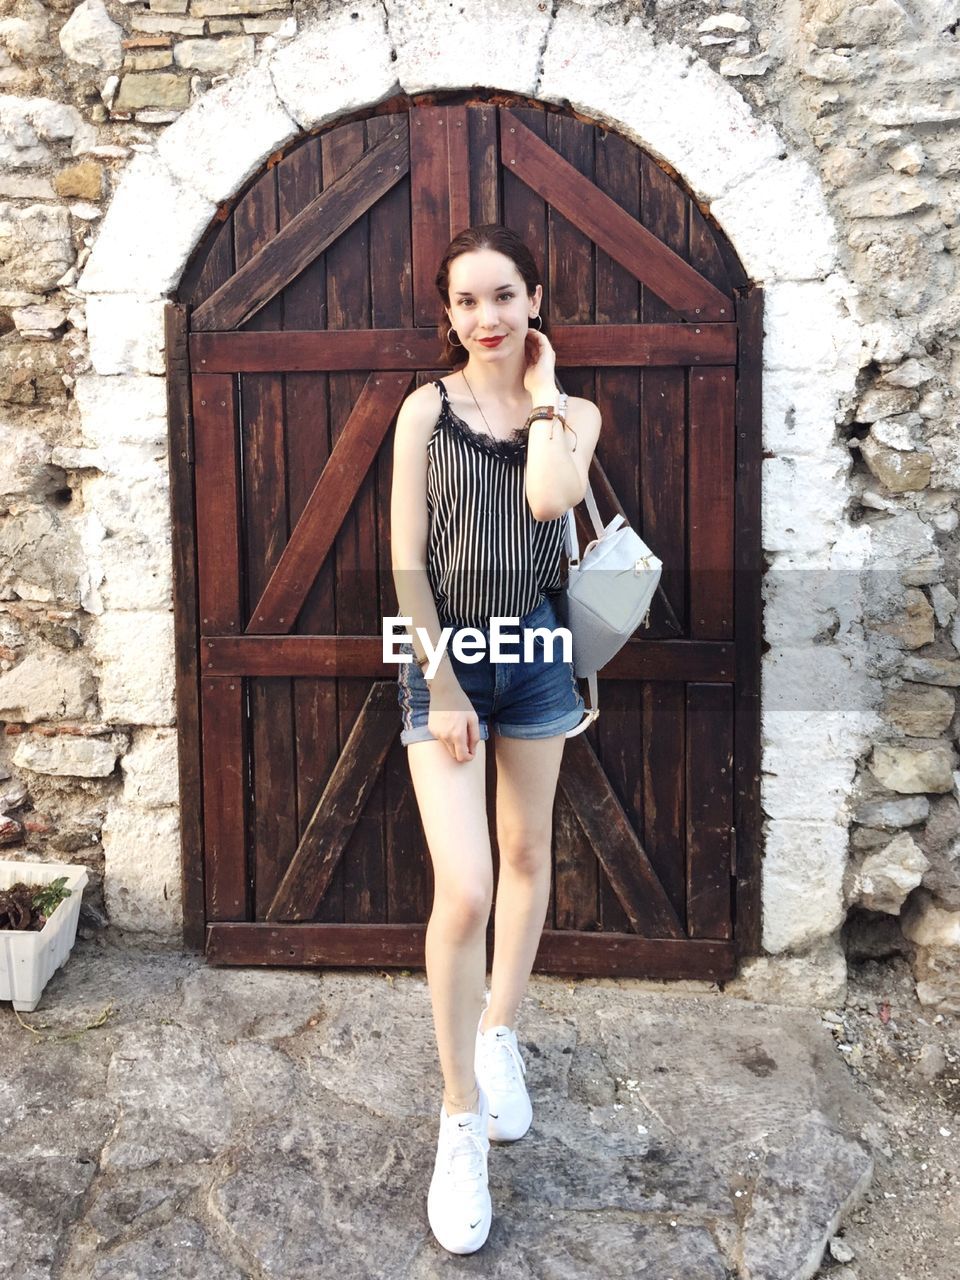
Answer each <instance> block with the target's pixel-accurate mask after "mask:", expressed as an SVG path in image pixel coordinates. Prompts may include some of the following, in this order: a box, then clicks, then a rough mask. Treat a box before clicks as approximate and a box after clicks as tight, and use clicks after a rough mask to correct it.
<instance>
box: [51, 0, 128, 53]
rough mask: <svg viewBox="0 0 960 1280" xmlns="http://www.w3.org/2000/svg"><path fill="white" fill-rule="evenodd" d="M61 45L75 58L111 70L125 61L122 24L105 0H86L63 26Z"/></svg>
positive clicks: (64, 50)
mask: <svg viewBox="0 0 960 1280" xmlns="http://www.w3.org/2000/svg"><path fill="white" fill-rule="evenodd" d="M59 39H60V48H61V49H62V50H63V52H64V53H65V54H66V55H67V57H68V58H69V59H70V60H71V61H72V62H80V63H82V64H84V65H85V66H88V67H96V68H97V69H98V70H100V71H112V70H113V68H114V67H119V65H120V63H121V62H122V61H123V48H122V44H121V41H122V40H123V28H122V27H120V26H118V25H117V23H115V22H114V21H113V19H112V18H111V17H110V15H109V14H108V13H107V10H106V8H105V6H104V3H103V0H83V2H82V3H81V4H79V5H77V7H76V9H74V11H73V13H71V15H70V17H69V18H68V19H67V21H66V22H65V23H64V25H63V26H62V27H61V28H60V36H59Z"/></svg>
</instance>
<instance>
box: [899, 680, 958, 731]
mask: <svg viewBox="0 0 960 1280" xmlns="http://www.w3.org/2000/svg"><path fill="white" fill-rule="evenodd" d="M956 709H957V703H956V698H955V697H954V695H953V694H952V693H950V691H949V690H948V689H938V688H933V687H931V688H926V689H924V688H918V687H917V685H915V684H905V685H904V686H903V688H902V689H891V690H889V691H888V692H887V693H886V694H885V695H884V699H883V708H882V711H883V716H884V719H886V720H887V721H888V722H889V723H890V724H892V725H893V727H894V728H895V729H899V730H900V731H901V733H906V734H908V735H909V736H911V737H915V738H936V737H939V735H940V734H942V733H946V732H947V729H948V728H949V727H950V721H951V720H952V719H953V716H954V712H955V711H956Z"/></svg>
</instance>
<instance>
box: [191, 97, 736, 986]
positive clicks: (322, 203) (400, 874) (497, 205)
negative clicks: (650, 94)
mask: <svg viewBox="0 0 960 1280" xmlns="http://www.w3.org/2000/svg"><path fill="white" fill-rule="evenodd" d="M499 99H500V100H499V102H498V101H497V100H492V101H491V100H489V99H486V100H485V99H484V98H483V97H480V96H479V95H470V96H469V97H466V98H463V96H462V95H458V96H455V97H453V98H448V97H445V98H444V100H443V102H442V103H434V104H424V105H421V104H419V103H417V102H416V101H414V102H410V103H404V102H402V101H396V100H394V101H391V102H389V103H386V104H382V105H381V107H380V108H378V109H377V110H375V111H374V112H373V113H371V114H368V115H366V116H365V117H364V118H357V119H353V120H351V121H348V122H342V123H340V122H338V123H335V124H334V125H332V126H327V127H326V128H325V129H323V130H321V131H320V132H319V134H318V135H317V136H315V137H312V138H308V139H306V140H303V141H300V142H297V143H295V144H293V145H292V146H291V147H290V148H289V149H288V150H286V151H285V152H283V153H277V154H275V155H274V156H273V157H271V163H270V165H269V167H268V168H267V170H266V171H265V172H264V173H263V174H261V175H260V176H259V177H258V178H256V179H255V180H254V182H253V183H252V184H251V185H250V186H249V187H248V189H247V190H246V191H245V192H244V193H243V194H242V195H241V196H240V197H239V198H238V200H237V201H235V202H234V203H233V204H232V205H231V206H230V208H229V209H224V210H223V212H222V216H221V218H220V219H218V221H217V222H216V223H215V225H214V226H213V227H212V228H211V230H210V232H209V233H208V235H207V236H206V237H205V240H204V243H203V245H202V246H201V249H200V251H199V252H198V254H197V255H195V257H194V259H193V260H192V262H191V264H190V266H189V267H188V270H187V272H186V273H185V276H184V279H183V281H182V283H181V289H180V292H179V300H180V303H181V305H180V306H179V307H174V306H172V307H171V308H170V314H169V322H168V351H169V358H170V368H171V384H172V388H173V390H174V392H175V397H174V405H175V407H177V408H178V409H179V413H178V414H177V415H176V416H175V418H174V421H173V423H172V428H173V430H174V431H175V432H177V438H178V440H179V441H180V443H181V447H180V448H179V449H174V450H172V457H174V458H175V459H178V458H179V459H184V457H185V455H186V456H189V457H192V458H193V459H194V464H193V466H192V467H191V466H189V465H187V463H186V462H184V463H183V465H179V466H177V467H175V471H176V476H175V483H176V487H177V491H178V492H179V493H181V494H183V495H184V497H185V498H186V497H187V496H188V495H190V499H191V500H190V501H184V502H183V503H182V505H181V507H180V510H179V516H178V519H177V520H176V522H175V524H176V529H175V534H176V536H177V538H178V542H179V543H180V544H181V545H182V546H183V548H184V554H183V556H182V557H181V558H180V560H179V563H180V564H181V568H182V572H181V577H180V581H179V589H178V596H177V618H178V665H179V679H180V682H181V686H186V688H183V687H182V688H181V692H180V704H181V706H182V707H183V708H184V710H185V712H187V711H188V708H190V709H192V708H193V706H194V705H196V708H197V712H196V715H197V722H196V725H193V724H192V723H191V721H192V716H191V715H190V714H189V713H188V714H186V715H184V716H183V717H182V718H181V720H180V753H181V759H183V760H194V761H195V769H196V773H197V776H198V779H199V782H200V786H199V789H198V790H197V792H195V794H194V798H193V800H192V802H191V803H190V805H189V811H190V812H192V813H200V812H202V813H203V822H202V826H199V827H198V829H197V833H196V844H186V846H185V851H184V852H185V858H186V859H187V860H188V862H189V863H190V864H192V865H193V866H194V868H195V873H194V876H193V877H192V879H193V880H194V881H195V882H202V883H203V886H204V894H203V903H202V914H201V916H200V918H199V919H198V920H197V921H196V928H197V932H198V933H199V932H200V931H201V930H202V929H205V933H206V952H207V954H208V956H210V957H211V959H213V960H215V961H221V962H224V961H226V962H235V963H265V962H269V961H270V960H271V959H273V960H274V961H276V960H277V959H282V960H283V962H284V963H290V961H291V958H296V957H300V958H301V959H303V960H307V959H309V960H310V961H312V962H314V963H318V962H325V963H361V964H368V963H374V962H375V963H380V964H390V963H393V964H410V963H416V964H420V963H422V944H423V932H424V929H425V925H426V919H427V916H428V915H429V902H430V901H431V898H432V886H431V884H430V866H429V858H428V856H427V852H426V848H425V846H424V844H423V839H422V834H421V831H420V826H419V822H418V820H417V818H416V808H415V803H414V800H413V794H412V788H411V786H410V783H409V779H408V777H407V771H406V767H405V759H404V752H403V750H402V747H401V746H400V744H399V741H398V734H399V718H398V715H397V711H396V691H395V686H394V683H393V680H392V679H391V677H392V676H395V672H392V671H391V669H390V668H389V667H387V668H385V667H384V664H383V662H382V660H381V657H380V652H379V650H380V640H379V631H380V621H381V618H382V617H383V616H384V615H390V614H395V613H396V612H397V608H396V602H395V598H394V596H393V587H392V582H391V581H390V554H389V530H388V528H387V523H386V511H387V507H388V493H389V487H388V486H389V473H390V433H389V428H390V425H391V423H392V420H393V418H394V416H395V414H396V411H397V408H398V407H399V404H400V401H401V400H402V398H403V396H404V395H405V394H406V392H407V391H408V390H409V389H411V387H412V385H413V382H414V380H415V379H419V378H426V377H431V376H436V374H438V373H440V372H443V370H442V369H439V368H437V356H438V351H437V330H436V325H437V318H438V300H437V296H436V290H435V288H434V285H433V274H434V272H435V270H436V257H437V253H438V251H439V249H440V248H441V247H442V246H443V244H445V243H446V241H447V240H448V239H449V238H450V237H451V236H452V235H453V234H455V233H456V231H458V230H460V229H461V228H462V227H463V226H464V225H467V224H468V223H469V222H471V221H472V222H501V221H502V222H504V223H506V225H508V226H511V227H512V228H513V229H514V230H517V231H518V232H519V233H520V234H522V235H523V236H524V237H525V239H527V241H528V242H529V243H530V244H531V247H532V248H533V250H534V252H535V255H536V256H537V257H538V258H539V259H540V260H541V264H542V270H543V275H544V281H545V294H544V298H545V301H544V310H545V313H546V315H547V316H548V317H549V318H550V323H551V333H552V338H553V341H554V344H555V346H556V349H557V352H558V363H559V368H560V371H561V375H562V378H563V382H564V385H565V386H566V387H567V389H568V390H570V391H572V392H574V393H577V394H583V395H586V396H588V397H590V398H591V399H594V400H595V401H596V402H597V403H598V404H599V405H600V407H601V411H602V413H603V415H604V419H605V421H606V423H607V426H606V428H605V430H604V432H603V433H602V436H601V442H600V446H599V447H598V451H597V456H596V459H595V461H594V466H593V485H594V489H595V491H596V492H597V493H598V495H599V496H600V502H601V509H602V511H603V515H604V519H605V520H606V519H609V518H610V517H611V516H612V515H614V514H616V512H617V511H618V510H619V511H621V512H623V514H625V515H626V517H627V518H628V519H629V520H630V521H631V523H633V524H634V525H635V526H636V527H638V528H639V529H641V530H642V532H643V534H644V536H645V537H646V538H647V540H648V541H649V542H650V544H651V545H652V546H654V547H655V548H657V549H658V551H659V553H660V554H661V556H662V558H663V559H664V563H665V570H664V577H663V580H662V582H661V589H660V590H659V592H658V595H657V597H656V598H655V601H654V605H653V609H652V613H651V620H650V626H649V627H648V628H647V629H645V630H644V632H643V634H642V635H641V636H638V637H636V638H635V639H634V640H633V641H632V642H631V643H630V644H629V645H628V647H627V649H625V650H624V651H623V652H622V653H621V654H620V655H618V657H617V659H616V660H615V661H614V662H613V663H611V664H610V666H609V667H608V668H606V669H605V670H604V673H603V676H604V679H603V680H602V681H601V684H602V687H603V688H604V694H603V699H602V700H603V702H604V707H605V710H604V714H603V715H602V716H601V719H600V721H599V723H598V724H597V725H595V726H594V727H593V728H592V729H591V730H590V731H589V733H588V734H587V735H586V736H585V737H584V738H581V739H578V740H576V741H574V742H572V743H570V744H568V747H567V750H566V753H565V758H564V767H563V770H562V773H561V782H560V790H559V794H558V801H557V808H556V813H555V842H554V843H555V849H554V876H553V883H554V893H553V897H552V900H551V903H550V906H549V909H548V925H547V928H546V930H545V932H544V936H543V940H542V943H541V948H540V952H539V955H538V960H537V966H538V967H540V968H548V969H553V970H556V971H560V972H582V973H589V972H592V973H603V974H612V973H625V974H626V973H630V974H639V975H643V976H659V977H669V978H678V977H699V978H708V979H714V980H722V979H725V978H729V977H731V976H732V975H733V973H734V972H735V967H736V956H737V954H738V952H746V953H747V954H749V953H750V950H751V949H756V945H757V939H756V936H755V928H756V922H757V920H758V911H757V905H758V904H757V885H758V876H757V868H758V863H759V856H760V838H759V831H760V822H759V803H758V802H759V723H758V703H759V688H758V686H759V634H760V632H759V620H760V601H759V577H760V575H759V524H760V521H759V451H760V448H759V419H760V414H759V403H760V396H759V391H760V383H759V359H760V343H759V333H760V316H761V311H760V294H759V291H758V290H755V289H754V290H751V289H750V288H749V285H748V282H747V281H746V278H745V276H744V274H743V272H742V269H741V268H740V266H739V264H738V262H737V261H736V256H735V255H734V254H733V252H732V249H731V248H730V246H729V244H728V243H727V241H726V239H725V237H724V236H723V234H722V232H720V231H719V229H717V228H715V227H712V226H711V225H710V224H709V222H708V221H707V220H706V219H705V218H704V217H703V215H702V214H701V212H700V210H699V209H698V208H697V207H696V204H695V203H694V202H693V201H692V200H691V199H690V197H689V196H688V195H686V194H685V193H684V192H683V191H682V190H681V188H680V187H679V185H678V184H677V183H676V181H675V180H674V179H672V178H670V177H669V176H668V175H666V174H664V173H663V171H662V169H660V168H659V166H657V165H656V164H655V163H654V162H653V161H651V160H650V158H649V157H647V156H645V155H644V154H643V152H642V151H641V150H640V149H639V148H638V147H636V146H635V144H632V143H630V142H629V141H627V140H625V139H623V138H621V137H618V136H617V135H616V134H614V133H612V132H609V131H607V130H604V129H602V128H600V127H598V126H595V125H592V124H590V123H589V122H585V121H583V120H578V119H576V118H574V117H573V116H571V115H570V114H569V113H563V112H560V111H545V110H544V109H543V107H542V106H541V105H538V104H531V103H527V104H524V103H523V102H522V101H518V100H516V99H513V98H511V99H507V100H504V99H503V96H502V95H500V96H499ZM188 330H189V331H190V333H189V337H187V331H188ZM738 348H739V350H738ZM186 365H189V370H190V380H191V386H190V388H189V391H188V388H187V386H186V382H185V366H186ZM194 510H195V511H196V521H195V528H194V522H193V519H192V517H193V512H194ZM194 548H195V553H194ZM195 602H196V605H195ZM196 606H198V607H199V616H198V615H197V613H196ZM198 642H199V657H198ZM198 664H199V665H198ZM190 691H192V696H191V692H190ZM735 740H736V743H737V746H736V750H735V747H734V744H735ZM490 763H491V765H492V758H491V761H490ZM490 772H491V778H490V783H491V788H490V789H491V793H492V790H493V785H494V778H495V773H494V770H493V769H492V768H491V771H490ZM495 856H496V854H495ZM197 906H198V908H200V907H201V904H199V903H198V904H197Z"/></svg>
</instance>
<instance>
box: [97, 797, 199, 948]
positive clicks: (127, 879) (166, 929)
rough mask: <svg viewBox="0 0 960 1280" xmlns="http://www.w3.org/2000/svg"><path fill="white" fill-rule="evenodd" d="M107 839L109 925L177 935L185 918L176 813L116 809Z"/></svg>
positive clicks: (107, 827)
mask: <svg viewBox="0 0 960 1280" xmlns="http://www.w3.org/2000/svg"><path fill="white" fill-rule="evenodd" d="M102 840H103V852H104V881H103V885H104V901H105V903H106V908H107V914H108V915H109V917H110V923H111V924H112V925H115V926H116V927H117V928H119V929H123V930H124V931H125V932H128V933H150V934H158V935H160V936H163V937H170V938H175V937H177V936H178V935H179V934H180V933H181V932H182V916H183V907H182V901H181V872H180V819H179V814H178V812H177V810H176V809H175V808H164V809H144V808H142V807H140V806H136V805H126V804H125V805H122V806H117V807H116V808H115V809H113V810H112V811H111V812H110V813H109V814H108V815H107V818H106V821H105V822H104V824H103V835H102Z"/></svg>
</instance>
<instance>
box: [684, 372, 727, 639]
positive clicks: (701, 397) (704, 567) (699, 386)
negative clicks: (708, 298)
mask: <svg viewBox="0 0 960 1280" xmlns="http://www.w3.org/2000/svg"><path fill="white" fill-rule="evenodd" d="M735 392H736V375H735V370H734V369H733V368H728V369H723V368H720V369H693V370H691V372H690V410H689V459H688V478H687V492H688V494H689V503H690V507H689V520H690V523H689V548H690V551H689V555H690V593H689V594H690V636H691V637H692V638H694V639H697V640H725V639H727V638H728V637H731V636H732V635H733V562H734V545H733V544H734V503H735V486H736V474H735V473H736V460H735V456H734V449H735V443H736V442H735V439H734V416H735Z"/></svg>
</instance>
